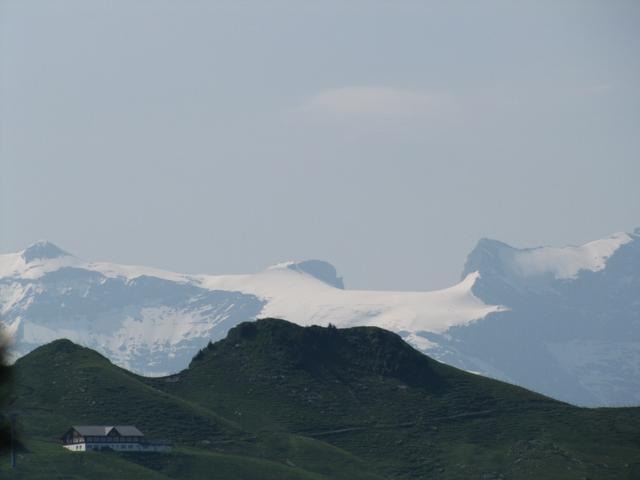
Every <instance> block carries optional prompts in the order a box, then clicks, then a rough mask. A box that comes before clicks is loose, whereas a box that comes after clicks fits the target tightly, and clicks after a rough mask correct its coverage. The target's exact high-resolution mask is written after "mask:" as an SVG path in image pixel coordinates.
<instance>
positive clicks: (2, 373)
mask: <svg viewBox="0 0 640 480" xmlns="http://www.w3.org/2000/svg"><path fill="white" fill-rule="evenodd" d="M7 349H8V347H7V342H5V341H3V339H2V338H0V452H4V451H5V450H6V449H7V448H8V446H9V433H10V429H9V412H8V408H9V405H8V402H9V392H10V386H11V369H10V367H9V363H8V352H7Z"/></svg>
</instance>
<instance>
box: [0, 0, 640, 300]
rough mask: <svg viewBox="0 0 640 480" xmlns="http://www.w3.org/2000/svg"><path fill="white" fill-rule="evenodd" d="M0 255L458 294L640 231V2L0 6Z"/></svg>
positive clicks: (110, 1) (295, 0) (19, 1)
mask: <svg viewBox="0 0 640 480" xmlns="http://www.w3.org/2000/svg"><path fill="white" fill-rule="evenodd" d="M1 5H2V7H1V8H2V10H1V11H0V15H1V19H2V20H1V22H2V23H1V25H0V26H1V28H2V33H1V35H2V36H1V46H0V54H1V62H2V63H1V65H0V66H1V68H2V72H1V90H0V109H1V110H0V115H1V117H0V121H1V132H0V133H1V138H0V140H1V144H0V149H1V150H0V153H1V161H2V164H1V166H0V175H1V184H0V186H1V188H2V196H1V200H2V206H1V207H2V209H1V210H0V215H1V223H0V228H1V231H0V251H2V252H9V251H17V250H20V249H22V248H24V247H25V246H26V245H28V244H29V243H31V242H33V241H35V240H37V239H41V238H46V239H49V240H51V241H53V242H55V243H57V244H58V245H59V246H61V247H62V248H65V249H67V250H69V251H71V252H73V253H75V254H76V255H78V256H81V257H84V258H87V259H93V260H106V261H116V262H121V263H136V264H146V265H151V266H157V267H162V268H166V269H172V270H177V271H185V272H203V273H204V272H207V273H235V272H252V271H256V270H259V269H261V268H263V267H265V266H267V265H269V264H272V263H275V262H278V261H282V260H286V259H305V258H321V259H326V260H329V261H331V262H332V263H333V264H334V265H335V266H336V267H337V268H338V270H339V271H340V272H341V274H343V275H344V277H345V283H346V284H347V286H348V287H350V288H355V287H359V288H360V287H361V288H375V289H382V288H385V289H386V288H388V289H427V288H434V287H441V286H446V285H449V284H451V283H453V282H455V281H456V280H457V279H458V277H459V275H460V271H461V270H462V265H463V263H464V260H465V257H466V255H467V253H468V252H469V250H470V249H471V248H472V247H473V246H474V244H475V243H476V241H477V240H478V239H479V238H480V237H493V238H498V239H501V240H503V241H506V242H508V243H512V244H515V245H518V246H531V245H538V244H559V245H561V244H566V243H581V242H584V241H587V240H591V239H595V238H600V237H603V236H605V235H608V234H609V233H612V232H615V231H619V230H626V231H630V230H632V229H633V228H634V227H636V226H640V93H639V88H640V2H638V1H628V2H625V1H605V0H603V1H600V2H588V1H558V0H553V1H550V2H544V1H535V2H534V1H531V2H512V1H504V2H491V1H488V2H475V1H473V2H472V1H469V2H462V1H460V2H444V1H443V2H426V1H415V2H414V1H404V2H403V1H378V2H376V1H356V0H351V1H347V0H339V1H328V0H323V1H315V0H314V1H301V0H292V1H264V0H256V1H252V2H248V1H241V0H231V1H213V0H212V1H202V2H198V1H178V0H175V1H162V0H150V1H132V0H126V1H117V0H104V1H102V2H94V1H88V0H78V1H65V0H50V1H40V2H37V1H29V0H16V1H6V0H5V1H2V2H1Z"/></svg>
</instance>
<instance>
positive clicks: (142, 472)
mask: <svg viewBox="0 0 640 480" xmlns="http://www.w3.org/2000/svg"><path fill="white" fill-rule="evenodd" d="M12 373H13V378H14V380H15V389H14V391H13V393H12V395H11V401H10V407H9V408H10V409H11V411H13V412H17V413H18V422H17V424H18V426H19V429H18V431H19V433H20V439H21V442H22V443H23V444H24V445H25V446H26V448H24V449H21V450H20V451H19V454H18V468H17V469H15V470H11V469H9V462H8V461H0V477H1V478H8V479H12V478H15V479H23V480H36V479H49V478H90V479H92V480H102V479H105V480H106V479H109V480H112V479H114V478H118V479H129V478H135V479H136V480H168V479H180V480H200V479H202V478H212V479H224V480H329V479H331V480H382V479H383V478H384V479H387V480H391V479H397V480H402V479H407V480H408V479H417V478H429V479H434V480H455V479H461V478H472V479H486V480H489V479H493V480H499V479H511V478H514V479H522V480H528V479H531V480H534V479H536V480H537V479H574V480H580V479H585V478H597V479H602V480H607V479H611V480H613V479H616V480H617V479H622V478H626V479H636V478H638V476H639V475H640V457H639V456H638V452H639V444H638V431H640V408H617V409H585V408H577V407H573V406H571V405H567V404H565V403H561V402H558V401H555V400H552V399H550V398H547V397H544V396H542V395H539V394H536V393H533V392H530V391H527V390H525V389H522V388H519V387H516V386H513V385H509V384H506V383H503V382H499V381H496V380H491V379H488V378H485V377H482V376H479V375H473V374H470V373H467V372H464V371H461V370H459V369H456V368H453V367H450V366H448V365H444V364H442V363H440V362H436V361H434V360H432V359H431V358H429V357H427V356H425V355H423V354H421V353H420V352H418V351H416V350H415V349H413V348H411V347H410V346H409V345H408V344H407V343H405V342H404V341H402V339H401V338H400V337H399V336H398V335H395V334H393V333H391V332H388V331H385V330H382V329H379V328H375V327H355V328H347V329H336V328H326V327H306V328H305V327H300V326H298V325H295V324H292V323H289V322H286V321H283V320H277V319H265V320H259V321H257V322H245V323H241V324H240V325H238V326H236V327H234V328H232V329H231V330H230V331H229V332H228V335H227V337H226V338H225V339H223V340H220V341H218V342H216V343H213V344H211V345H208V346H207V347H205V348H204V349H202V350H201V351H199V352H198V354H197V355H196V356H195V358H194V359H193V361H192V362H191V363H190V364H189V366H188V367H187V368H186V369H184V370H182V371H181V372H180V373H179V374H175V375H172V376H168V377H160V378H157V377H155V378H145V377H141V376H138V375H135V374H132V373H131V372H128V371H126V370H123V369H121V368H119V367H116V366H115V365H113V364H112V363H110V362H109V361H108V359H106V358H105V357H103V356H102V355H100V354H98V353H97V352H95V351H93V350H90V349H88V348H83V347H81V346H79V345H76V344H74V343H72V342H70V341H68V340H56V341H54V342H52V343H49V344H47V345H43V346H41V347H39V348H37V349H35V350H34V351H32V352H30V353H29V354H27V355H25V356H24V357H22V358H20V359H19V360H18V361H17V362H16V363H15V365H14V367H13V372H12ZM118 423H123V424H134V425H136V426H137V427H138V428H140V429H141V430H142V431H143V432H145V433H146V434H147V435H149V436H152V437H156V438H164V439H167V440H169V441H171V442H174V449H173V452H172V453H169V454H151V455H150V454H143V453H141V454H136V453H119V454H118V453H112V454H109V453H86V454H84V453H77V454H71V453H69V452H68V451H66V450H64V449H63V448H62V446H61V445H60V444H59V443H57V442H56V441H57V439H58V438H59V436H60V435H61V434H62V433H63V432H64V431H66V430H67V429H68V428H69V426H71V425H96V424H118ZM0 460H2V458H1V457H0Z"/></svg>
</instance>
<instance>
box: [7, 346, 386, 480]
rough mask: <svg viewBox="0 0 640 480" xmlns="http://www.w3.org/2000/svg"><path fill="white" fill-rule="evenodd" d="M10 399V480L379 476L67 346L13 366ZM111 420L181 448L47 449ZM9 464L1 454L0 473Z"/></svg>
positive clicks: (331, 451) (326, 448) (323, 447)
mask: <svg viewBox="0 0 640 480" xmlns="http://www.w3.org/2000/svg"><path fill="white" fill-rule="evenodd" d="M13 396H14V398H13V402H12V405H11V408H12V409H13V410H16V411H18V412H20V415H19V418H20V423H21V425H20V430H21V431H22V432H23V434H24V435H23V437H24V438H25V439H26V441H27V444H26V448H27V451H26V452H24V453H23V454H22V455H21V458H19V464H20V469H19V470H20V471H19V472H11V474H12V476H11V477H10V478H14V477H15V478H40V477H39V476H42V475H44V474H43V473H40V472H47V471H48V472H50V473H49V475H58V476H59V477H60V478H67V477H66V476H67V475H72V477H70V478H75V477H73V475H80V474H79V473H78V472H79V471H80V470H78V468H79V467H80V466H84V468H85V469H86V472H87V473H86V475H85V476H80V477H77V478H113V477H112V476H110V474H109V473H108V472H104V471H103V467H104V466H105V465H106V466H108V465H109V462H110V461H114V462H116V465H117V467H118V468H120V469H122V472H123V473H122V474H119V475H118V477H119V478H141V479H144V478H187V479H188V478H194V479H195V478H202V476H203V475H205V474H206V475H207V478H224V479H252V478H253V479H258V478H260V479H262V478H274V479H289V478H290V479H321V478H327V477H324V476H322V475H321V473H323V472H324V473H327V472H331V471H332V470H331V468H329V469H327V468H326V466H327V465H338V466H340V467H341V472H340V473H338V472H332V473H335V475H333V476H332V477H331V478H344V479H350V478H360V479H371V480H373V479H375V478H379V477H376V476H375V475H373V474H370V473H368V468H367V467H366V465H365V464H364V463H363V462H362V461H359V460H358V459H357V458H355V457H354V456H353V455H351V454H349V453H347V452H345V451H341V450H339V449H337V448H335V447H333V446H331V445H329V444H326V443H324V442H321V441H315V440H312V439H305V438H301V437H299V436H296V435H291V434H288V433H286V432H285V433H281V434H277V435H276V434H273V435H260V436H257V435H255V433H253V432H251V431H248V430H246V429H243V428H242V427H241V426H239V425H238V423H237V422H234V421H229V420H226V419H225V418H223V417H221V416H219V415H217V414H216V413H214V411H212V410H210V409H208V408H205V407H203V406H201V405H198V404H196V403H193V402H191V401H189V400H186V399H183V398H179V397H177V396H175V395H172V394H170V393H166V392H163V391H160V390H158V389H156V388H154V387H153V386H151V385H149V383H148V382H146V381H145V379H143V378H142V377H139V376H137V375H134V374H131V373H130V372H127V371H126V370H123V369H121V368H119V367H116V366H114V365H112V364H111V363H110V362H109V361H108V360H107V359H106V358H104V357H103V356H102V355H100V354H98V353H96V352H94V351H93V350H90V349H87V348H83V347H79V346H77V345H75V344H73V343H72V342H69V341H67V340H59V341H56V342H53V343H51V344H49V345H46V346H44V347H41V348H39V349H37V350H35V351H34V352H32V353H31V354H29V355H27V356H25V357H24V358H22V359H20V360H19V361H18V362H17V363H16V368H15V391H14V395H13ZM110 423H117V424H128V423H131V424H135V425H138V426H139V427H140V428H142V429H143V430H144V431H145V433H146V434H147V435H148V436H150V437H155V438H167V439H171V440H172V441H174V442H176V443H177V444H178V445H179V446H180V448H179V449H176V451H175V452H174V453H172V454H171V455H132V454H127V455H124V454H111V455H108V457H109V458H112V459H113V460H109V459H107V458H106V457H104V456H100V455H99V454H91V455H87V454H83V455H74V454H73V453H71V452H67V451H65V450H64V449H62V448H61V447H60V446H59V444H57V443H55V442H56V440H57V437H59V436H60V435H61V434H62V433H64V431H65V430H66V429H67V428H68V427H69V426H70V425H78V424H110ZM7 463H8V459H6V457H5V459H3V461H2V462H1V463H0V472H3V469H6V465H7ZM53 466H55V468H51V467H53ZM308 469H310V470H308ZM7 472H8V471H7ZM141 472H142V473H141ZM314 472H315V473H314ZM158 475H160V477H158ZM2 478H4V477H2ZM42 478H45V477H42ZM49 478H56V477H53V476H52V477H49Z"/></svg>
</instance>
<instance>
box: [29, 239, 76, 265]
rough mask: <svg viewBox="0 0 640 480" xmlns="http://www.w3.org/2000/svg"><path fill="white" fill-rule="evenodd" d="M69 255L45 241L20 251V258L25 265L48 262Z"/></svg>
mask: <svg viewBox="0 0 640 480" xmlns="http://www.w3.org/2000/svg"><path fill="white" fill-rule="evenodd" d="M69 255H70V254H69V253H68V252H65V251H64V250H62V249H61V248H60V247H58V246H57V245H55V244H53V243H51V242H48V241H47V240H40V241H37V242H36V243H34V244H32V245H29V246H28V247H27V248H25V249H24V250H23V251H22V258H23V259H24V261H25V262H26V263H30V262H33V261H34V260H50V259H53V258H59V257H66V256H69Z"/></svg>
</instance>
